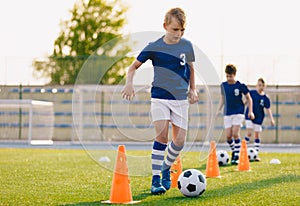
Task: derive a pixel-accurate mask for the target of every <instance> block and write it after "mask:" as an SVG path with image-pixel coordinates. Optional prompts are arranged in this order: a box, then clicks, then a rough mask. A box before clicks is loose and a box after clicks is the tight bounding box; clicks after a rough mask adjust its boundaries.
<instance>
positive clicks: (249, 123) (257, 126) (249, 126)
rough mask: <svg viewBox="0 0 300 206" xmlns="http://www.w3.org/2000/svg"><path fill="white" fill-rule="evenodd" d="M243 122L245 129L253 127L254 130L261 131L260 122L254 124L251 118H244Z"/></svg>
mask: <svg viewBox="0 0 300 206" xmlns="http://www.w3.org/2000/svg"><path fill="white" fill-rule="evenodd" d="M245 124H246V128H247V129H253V130H254V132H261V131H262V127H261V125H260V124H255V123H253V122H252V121H251V120H246V121H245Z"/></svg>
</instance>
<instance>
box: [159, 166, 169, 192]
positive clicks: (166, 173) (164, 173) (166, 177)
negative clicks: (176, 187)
mask: <svg viewBox="0 0 300 206" xmlns="http://www.w3.org/2000/svg"><path fill="white" fill-rule="evenodd" d="M161 173H162V180H161V184H162V186H164V188H165V189H166V190H169V189H170V187H171V175H170V173H171V171H170V169H166V170H163V171H161Z"/></svg>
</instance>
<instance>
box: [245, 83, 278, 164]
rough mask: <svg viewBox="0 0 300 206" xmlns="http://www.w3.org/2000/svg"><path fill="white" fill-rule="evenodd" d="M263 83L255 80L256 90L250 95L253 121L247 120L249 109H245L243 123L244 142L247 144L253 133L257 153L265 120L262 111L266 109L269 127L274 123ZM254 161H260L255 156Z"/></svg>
mask: <svg viewBox="0 0 300 206" xmlns="http://www.w3.org/2000/svg"><path fill="white" fill-rule="evenodd" d="M265 87H266V85H265V81H264V80H263V79H262V78H259V79H258V80H257V84H256V90H251V91H250V95H251V98H252V101H253V113H254V115H255V118H254V119H252V120H251V119H249V117H248V112H249V108H248V107H247V109H246V113H245V119H246V121H245V123H246V128H247V135H246V136H245V140H246V141H247V143H249V142H250V138H251V136H252V132H253V131H254V147H255V150H256V151H257V153H258V152H259V147H260V133H261V131H262V123H263V121H264V118H265V112H264V109H266V111H267V113H268V115H269V117H270V120H271V125H272V126H274V124H275V121H274V118H273V115H272V111H271V101H270V98H269V97H268V96H267V95H266V94H265V91H264V89H265ZM255 161H260V158H259V157H258V156H257V157H256V159H255Z"/></svg>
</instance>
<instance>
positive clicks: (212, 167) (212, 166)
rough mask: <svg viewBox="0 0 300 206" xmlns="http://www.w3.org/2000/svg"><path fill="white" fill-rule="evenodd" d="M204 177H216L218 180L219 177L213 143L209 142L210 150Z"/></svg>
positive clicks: (214, 143) (214, 144)
mask: <svg viewBox="0 0 300 206" xmlns="http://www.w3.org/2000/svg"><path fill="white" fill-rule="evenodd" d="M205 175H206V177H218V178H220V177H221V176H220V169H219V163H218V157H217V151H216V142H215V141H211V142H210V150H209V155H208V159H207V165H206V174H205Z"/></svg>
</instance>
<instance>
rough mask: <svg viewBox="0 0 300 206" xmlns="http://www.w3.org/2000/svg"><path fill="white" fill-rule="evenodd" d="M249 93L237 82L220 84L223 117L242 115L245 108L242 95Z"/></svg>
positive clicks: (245, 87) (243, 85) (246, 88)
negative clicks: (222, 97) (222, 98)
mask: <svg viewBox="0 0 300 206" xmlns="http://www.w3.org/2000/svg"><path fill="white" fill-rule="evenodd" d="M248 92H249V89H248V87H247V86H246V85H245V84H242V83H240V82H239V81H237V82H236V83H235V84H228V82H223V83H222V84H221V94H222V95H223V96H224V101H225V102H224V115H233V114H244V112H245V106H244V103H243V100H242V97H243V96H242V94H244V95H245V94H247V93H248Z"/></svg>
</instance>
